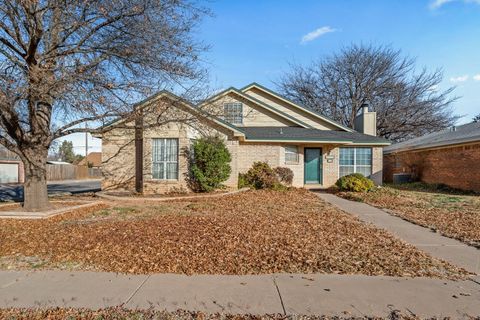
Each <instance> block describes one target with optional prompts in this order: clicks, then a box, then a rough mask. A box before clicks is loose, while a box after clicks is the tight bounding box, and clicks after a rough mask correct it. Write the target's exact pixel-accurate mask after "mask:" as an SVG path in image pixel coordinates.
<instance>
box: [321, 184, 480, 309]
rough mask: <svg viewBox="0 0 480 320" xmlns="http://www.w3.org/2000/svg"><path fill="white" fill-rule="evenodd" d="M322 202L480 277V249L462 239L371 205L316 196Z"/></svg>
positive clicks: (330, 196) (334, 197)
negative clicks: (450, 236) (442, 233)
mask: <svg viewBox="0 0 480 320" xmlns="http://www.w3.org/2000/svg"><path fill="white" fill-rule="evenodd" d="M316 194H317V195H318V196H319V197H320V198H321V199H323V200H325V201H327V202H329V203H331V204H333V205H335V206H337V207H338V208H340V209H342V210H343V211H346V212H348V213H350V214H352V215H354V216H356V217H358V218H359V219H360V220H363V221H365V222H369V223H372V224H374V225H376V226H377V227H380V228H383V229H386V230H388V231H389V232H390V233H392V234H394V235H395V236H397V237H398V238H400V239H402V240H404V241H406V242H408V243H410V244H413V245H414V246H416V247H417V248H419V249H421V250H423V251H425V252H428V253H429V254H431V255H432V256H434V257H436V258H439V259H443V260H445V261H448V262H450V263H452V264H453V265H456V266H459V267H463V268H464V269H466V270H468V271H471V272H474V273H476V274H480V250H478V249H476V248H475V247H472V246H469V245H466V244H464V243H463V242H460V241H458V240H455V239H452V238H448V237H444V236H442V235H441V234H439V233H436V232H432V231H431V230H429V229H427V228H424V227H421V226H418V225H416V224H413V223H411V222H408V221H406V220H403V219H402V218H399V217H396V216H393V215H391V214H389V213H387V212H385V211H383V210H381V209H378V208H375V207H372V206H370V205H368V204H365V203H361V202H356V201H350V200H346V199H343V198H340V197H337V196H336V195H333V194H329V193H316ZM479 304H480V303H479Z"/></svg>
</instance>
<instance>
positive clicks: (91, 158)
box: [77, 152, 102, 168]
mask: <svg viewBox="0 0 480 320" xmlns="http://www.w3.org/2000/svg"><path fill="white" fill-rule="evenodd" d="M77 165H78V166H88V167H89V168H100V167H101V166H102V153H101V152H90V153H89V154H88V155H87V156H86V157H84V158H83V159H82V160H80V161H78V163H77Z"/></svg>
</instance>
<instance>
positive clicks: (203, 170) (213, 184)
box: [190, 136, 232, 192]
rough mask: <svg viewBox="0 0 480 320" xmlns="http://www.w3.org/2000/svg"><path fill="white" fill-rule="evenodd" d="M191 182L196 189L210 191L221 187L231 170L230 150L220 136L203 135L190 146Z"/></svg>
mask: <svg viewBox="0 0 480 320" xmlns="http://www.w3.org/2000/svg"><path fill="white" fill-rule="evenodd" d="M192 150H193V155H192V157H191V158H192V159H191V167H190V170H191V174H192V177H191V180H192V181H191V182H192V187H193V188H194V189H196V190H198V191H203V192H210V191H213V190H215V189H218V188H220V187H222V182H224V181H226V180H227V179H228V177H229V176H230V173H231V171H232V169H231V167H230V161H231V160H232V158H231V156H230V152H229V151H228V149H227V147H226V146H225V143H224V142H223V140H222V139H221V138H220V137H216V136H214V137H204V138H200V139H198V140H196V141H195V142H194V144H193V146H192Z"/></svg>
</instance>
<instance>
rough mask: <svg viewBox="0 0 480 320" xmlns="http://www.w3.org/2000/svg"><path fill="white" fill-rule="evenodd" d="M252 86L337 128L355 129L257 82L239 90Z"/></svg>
mask: <svg viewBox="0 0 480 320" xmlns="http://www.w3.org/2000/svg"><path fill="white" fill-rule="evenodd" d="M252 88H256V89H258V90H260V91H262V92H265V93H266V94H269V95H271V96H273V97H275V98H277V99H279V100H281V101H283V102H285V103H288V104H289V105H291V106H293V107H295V108H297V109H299V110H301V111H303V112H305V113H308V114H309V115H311V116H313V117H315V118H317V119H320V120H323V121H325V122H327V123H329V124H331V125H333V126H335V127H337V128H339V129H342V130H344V131H348V132H354V131H355V130H353V129H350V128H348V127H345V126H343V125H341V124H340V123H338V122H336V121H334V120H332V119H329V118H327V117H325V116H322V115H320V114H318V113H316V112H313V111H310V110H308V109H307V108H304V107H301V106H299V105H298V104H296V103H293V102H292V101H290V100H288V99H285V98H284V97H282V96H281V95H279V94H277V93H275V92H273V91H271V90H269V89H267V88H265V87H264V86H261V85H259V84H257V83H251V84H249V85H247V86H246V87H243V88H242V89H240V90H241V91H242V92H246V91H248V90H250V89H252Z"/></svg>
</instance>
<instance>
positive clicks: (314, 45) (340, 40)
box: [66, 0, 480, 154]
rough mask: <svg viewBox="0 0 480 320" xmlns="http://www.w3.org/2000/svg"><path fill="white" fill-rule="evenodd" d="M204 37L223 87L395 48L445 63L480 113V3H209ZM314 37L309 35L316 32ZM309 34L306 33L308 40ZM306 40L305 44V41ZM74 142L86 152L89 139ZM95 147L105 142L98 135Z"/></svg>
mask: <svg viewBox="0 0 480 320" xmlns="http://www.w3.org/2000/svg"><path fill="white" fill-rule="evenodd" d="M207 5H208V7H210V8H211V9H212V12H213V14H214V16H213V17H211V18H207V19H206V20H205V21H204V22H203V23H202V25H201V26H200V30H199V32H198V38H199V39H203V40H204V41H205V43H207V44H210V45H211V49H210V51H209V52H208V53H207V54H206V55H205V56H204V59H205V61H206V64H207V66H208V68H209V69H210V72H211V85H212V87H214V88H216V89H220V88H226V87H229V86H236V87H242V86H244V85H246V84H248V83H250V82H254V81H255V82H259V83H261V84H264V85H266V86H268V87H270V88H272V89H275V85H274V82H275V81H276V80H277V79H278V78H279V77H280V76H281V75H282V73H284V72H286V71H287V70H288V63H289V62H296V63H309V62H310V61H312V60H313V59H317V58H321V57H323V56H327V55H329V54H332V53H333V52H335V51H336V50H338V49H340V48H342V47H343V46H347V45H349V44H352V43H365V44H374V45H390V46H391V47H392V48H395V49H400V50H402V52H403V53H404V54H405V55H408V56H410V57H415V58H416V59H417V65H418V67H419V69H420V68H422V67H427V68H428V69H430V70H434V69H436V68H441V69H442V70H443V71H444V81H443V83H442V84H441V86H440V89H442V88H448V87H450V86H456V87H457V88H456V89H455V91H454V95H456V96H459V97H460V99H459V100H458V101H457V102H455V104H454V105H453V109H454V112H455V113H456V114H458V115H462V116H464V117H463V118H461V119H460V120H459V122H458V123H459V124H461V123H466V122H470V121H471V118H472V117H473V116H474V115H475V114H478V113H480V0H436V1H435V0H432V1H431V0H403V1H400V0H399V1H394V0H377V1H373V0H372V1H365V0H363V1H358V0H357V1H353V0H351V1H343V0H342V1H339V0H329V1H326V0H322V1H320V0H317V1H305V0H303V1H293V0H292V1H287V0H277V1H273V0H268V1H267V0H263V1H262V0H257V1H253V0H243V1H233V0H216V1H211V2H208V3H207ZM309 34H310V36H307V35H309ZM304 37H305V38H304ZM302 38H303V39H304V41H303V42H302ZM66 139H68V140H73V142H74V145H75V149H76V150H75V151H76V152H78V153H82V154H83V153H84V152H83V148H82V146H83V145H84V136H83V135H75V136H74V137H67V138H66ZM89 144H90V145H91V146H92V148H91V149H90V151H99V150H100V145H101V142H100V141H99V140H98V139H92V138H90V142H89Z"/></svg>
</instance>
